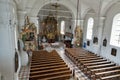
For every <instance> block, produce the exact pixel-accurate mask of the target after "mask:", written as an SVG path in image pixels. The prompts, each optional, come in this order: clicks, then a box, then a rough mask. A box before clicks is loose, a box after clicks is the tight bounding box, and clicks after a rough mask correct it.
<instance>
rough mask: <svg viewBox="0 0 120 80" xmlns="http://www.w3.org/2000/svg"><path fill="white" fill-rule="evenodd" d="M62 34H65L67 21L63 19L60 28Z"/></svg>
mask: <svg viewBox="0 0 120 80" xmlns="http://www.w3.org/2000/svg"><path fill="white" fill-rule="evenodd" d="M60 33H61V34H65V21H61V30H60Z"/></svg>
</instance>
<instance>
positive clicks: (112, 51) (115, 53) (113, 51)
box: [111, 48, 117, 56]
mask: <svg viewBox="0 0 120 80" xmlns="http://www.w3.org/2000/svg"><path fill="white" fill-rule="evenodd" d="M111 55H113V56H116V55H117V49H115V48H112V49H111Z"/></svg>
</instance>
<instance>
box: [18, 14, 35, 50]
mask: <svg viewBox="0 0 120 80" xmlns="http://www.w3.org/2000/svg"><path fill="white" fill-rule="evenodd" d="M20 38H21V39H22V41H23V43H24V49H25V50H35V49H36V46H37V29H36V26H35V24H34V23H31V22H30V21H29V18H28V16H27V17H26V19H25V24H24V26H23V29H22V32H21V33H20Z"/></svg>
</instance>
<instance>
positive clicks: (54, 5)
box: [52, 3, 60, 19]
mask: <svg viewBox="0 0 120 80" xmlns="http://www.w3.org/2000/svg"><path fill="white" fill-rule="evenodd" d="M52 6H53V7H55V10H56V19H57V14H58V7H60V5H58V3H55V4H53V5H52Z"/></svg>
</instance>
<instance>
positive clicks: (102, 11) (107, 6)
mask: <svg viewBox="0 0 120 80" xmlns="http://www.w3.org/2000/svg"><path fill="white" fill-rule="evenodd" d="M118 2H119V3H120V1H117V0H111V1H110V2H109V3H108V5H106V6H105V7H104V8H103V9H102V10H101V16H106V14H107V12H108V11H109V10H110V8H111V7H113V6H114V5H115V4H117V3H118Z"/></svg>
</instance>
